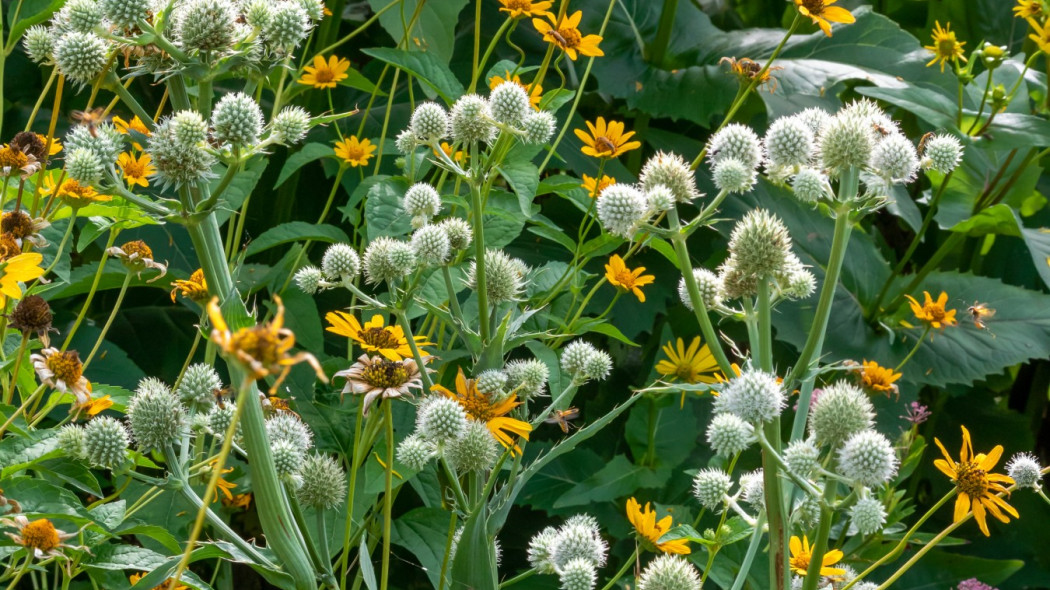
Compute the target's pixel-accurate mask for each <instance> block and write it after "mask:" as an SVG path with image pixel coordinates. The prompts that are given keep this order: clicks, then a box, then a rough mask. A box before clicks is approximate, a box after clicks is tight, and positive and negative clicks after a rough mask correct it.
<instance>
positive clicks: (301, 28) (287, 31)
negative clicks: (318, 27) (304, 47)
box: [262, 2, 313, 53]
mask: <svg viewBox="0 0 1050 590" xmlns="http://www.w3.org/2000/svg"><path fill="white" fill-rule="evenodd" d="M311 29H313V23H311V22H310V15H309V14H308V13H307V12H306V9H304V8H303V6H302V5H301V4H299V3H298V2H278V3H276V4H275V6H274V9H273V12H272V13H271V16H270V22H268V23H266V26H265V27H263V29H262V36H263V38H264V39H265V40H266V43H267V44H268V45H270V46H271V47H273V48H274V49H275V50H276V51H278V52H283V53H290V52H291V51H292V50H293V49H295V48H296V47H297V46H298V45H299V43H301V42H302V41H303V39H306V37H307V36H308V35H309V34H310V31H311Z"/></svg>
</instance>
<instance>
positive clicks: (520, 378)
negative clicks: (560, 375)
mask: <svg viewBox="0 0 1050 590" xmlns="http://www.w3.org/2000/svg"><path fill="white" fill-rule="evenodd" d="M503 370H504V371H505V372H506V374H507V387H508V388H509V389H510V390H512V391H514V392H516V393H517V395H518V398H519V399H521V400H524V401H528V400H530V399H532V398H534V397H538V396H541V395H543V393H544V391H545V390H546V387H547V379H549V378H550V369H548V368H547V365H546V364H544V363H543V362H542V361H539V360H536V359H529V360H522V361H510V362H509V363H507V366H506V367H504V369H503Z"/></svg>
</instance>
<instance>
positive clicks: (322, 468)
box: [295, 454, 346, 510]
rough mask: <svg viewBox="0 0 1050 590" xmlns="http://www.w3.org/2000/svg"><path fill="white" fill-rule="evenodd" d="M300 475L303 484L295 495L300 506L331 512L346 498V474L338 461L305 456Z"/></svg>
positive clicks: (314, 455) (326, 457) (315, 455)
mask: <svg viewBox="0 0 1050 590" xmlns="http://www.w3.org/2000/svg"><path fill="white" fill-rule="evenodd" d="M300 474H301V476H302V480H303V483H302V485H300V486H299V489H298V490H296V492H295V495H296V496H297V497H298V498H299V502H300V503H301V504H302V505H304V506H306V507H308V508H314V509H315V510H331V509H333V508H335V507H336V506H338V505H339V503H340V502H342V501H343V500H344V499H345V498H346V472H345V471H343V465H342V464H341V463H340V462H339V461H336V460H335V459H333V458H331V457H329V456H328V455H320V454H311V455H307V456H306V459H304V460H303V463H302V469H301V470H300Z"/></svg>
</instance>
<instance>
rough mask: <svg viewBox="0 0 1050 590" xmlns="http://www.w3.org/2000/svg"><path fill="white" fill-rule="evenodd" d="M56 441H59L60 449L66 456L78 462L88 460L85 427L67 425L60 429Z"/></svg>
mask: <svg viewBox="0 0 1050 590" xmlns="http://www.w3.org/2000/svg"><path fill="white" fill-rule="evenodd" d="M55 439H56V440H57V441H58V448H59V449H62V452H63V453H65V454H66V455H68V456H70V457H72V458H73V459H76V460H78V461H84V460H86V459H87V455H86V451H85V450H84V427H83V426H81V425H79V424H66V425H65V426H63V427H62V428H59V429H58V434H57V435H55Z"/></svg>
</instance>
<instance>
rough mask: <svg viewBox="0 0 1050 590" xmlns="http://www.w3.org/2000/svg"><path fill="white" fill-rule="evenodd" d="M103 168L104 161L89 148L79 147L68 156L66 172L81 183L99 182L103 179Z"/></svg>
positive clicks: (91, 183)
mask: <svg viewBox="0 0 1050 590" xmlns="http://www.w3.org/2000/svg"><path fill="white" fill-rule="evenodd" d="M103 169H104V168H103V164H102V161H101V160H99V159H98V156H96V155H95V152H93V151H91V150H89V149H87V148H77V149H75V150H72V151H71V152H69V155H68V156H66V174H68V175H69V177H70V178H72V179H73V180H75V181H77V183H78V184H80V185H83V186H91V185H94V184H97V183H98V181H99V180H101V179H102V171H103Z"/></svg>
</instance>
